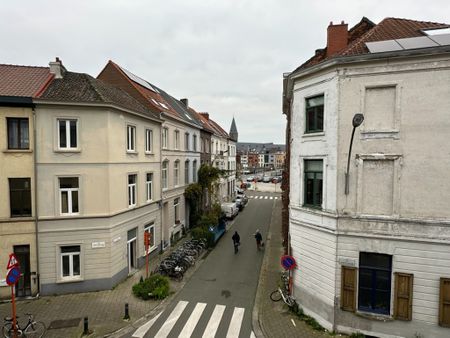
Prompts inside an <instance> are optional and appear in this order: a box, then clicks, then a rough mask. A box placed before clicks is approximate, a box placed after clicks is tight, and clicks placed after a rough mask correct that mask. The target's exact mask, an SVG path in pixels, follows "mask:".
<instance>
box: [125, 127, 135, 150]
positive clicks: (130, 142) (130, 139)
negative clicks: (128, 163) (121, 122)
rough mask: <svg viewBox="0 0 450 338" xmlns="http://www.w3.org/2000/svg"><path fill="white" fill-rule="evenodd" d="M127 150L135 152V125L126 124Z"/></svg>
mask: <svg viewBox="0 0 450 338" xmlns="http://www.w3.org/2000/svg"><path fill="white" fill-rule="evenodd" d="M127 152H129V153H135V152H136V126H133V125H132V124H127Z"/></svg>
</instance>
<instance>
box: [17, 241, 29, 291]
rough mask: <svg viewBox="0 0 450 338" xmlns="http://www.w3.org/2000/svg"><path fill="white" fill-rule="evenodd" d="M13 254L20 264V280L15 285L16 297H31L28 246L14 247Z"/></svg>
mask: <svg viewBox="0 0 450 338" xmlns="http://www.w3.org/2000/svg"><path fill="white" fill-rule="evenodd" d="M14 254H15V255H16V257H17V260H18V261H19V264H20V278H19V281H18V283H17V284H16V295H17V297H27V296H31V272H30V246H29V245H14Z"/></svg>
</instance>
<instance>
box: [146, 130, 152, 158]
mask: <svg viewBox="0 0 450 338" xmlns="http://www.w3.org/2000/svg"><path fill="white" fill-rule="evenodd" d="M152 151H153V130H152V129H148V128H147V129H145V152H146V153H147V154H150V153H152Z"/></svg>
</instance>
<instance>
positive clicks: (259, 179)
mask: <svg viewBox="0 0 450 338" xmlns="http://www.w3.org/2000/svg"><path fill="white" fill-rule="evenodd" d="M255 179H256V182H261V181H262V179H263V177H262V175H256V176H255Z"/></svg>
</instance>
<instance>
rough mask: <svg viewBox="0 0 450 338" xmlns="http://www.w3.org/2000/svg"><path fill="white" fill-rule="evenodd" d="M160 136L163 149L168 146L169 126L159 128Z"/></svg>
mask: <svg viewBox="0 0 450 338" xmlns="http://www.w3.org/2000/svg"><path fill="white" fill-rule="evenodd" d="M161 138H162V144H161V147H162V148H163V149H167V148H169V128H162V130H161Z"/></svg>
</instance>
